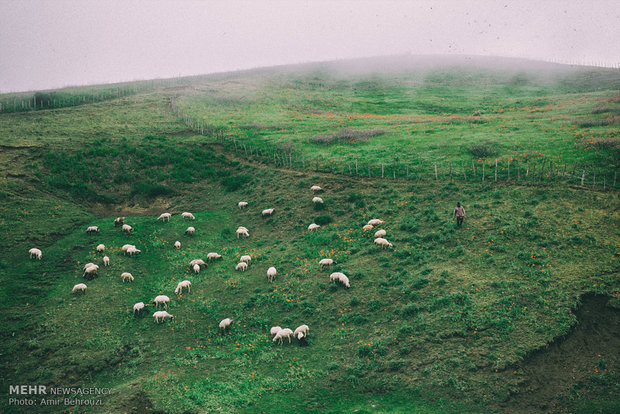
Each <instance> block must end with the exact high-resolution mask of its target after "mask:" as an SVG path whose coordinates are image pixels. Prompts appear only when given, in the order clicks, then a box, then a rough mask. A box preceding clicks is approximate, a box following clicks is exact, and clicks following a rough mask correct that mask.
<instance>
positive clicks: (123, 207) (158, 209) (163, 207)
mask: <svg viewBox="0 0 620 414" xmlns="http://www.w3.org/2000/svg"><path fill="white" fill-rule="evenodd" d="M170 206H171V204H170V200H164V199H161V198H156V199H154V200H152V201H149V203H148V204H145V205H141V204H139V203H133V202H125V203H119V204H99V203H98V204H93V205H92V206H90V207H89V210H90V212H91V213H93V214H94V215H96V216H97V217H119V216H121V217H125V216H127V217H131V216H159V215H160V214H161V213H163V212H166V211H168V212H170V213H175V211H171V207H170Z"/></svg>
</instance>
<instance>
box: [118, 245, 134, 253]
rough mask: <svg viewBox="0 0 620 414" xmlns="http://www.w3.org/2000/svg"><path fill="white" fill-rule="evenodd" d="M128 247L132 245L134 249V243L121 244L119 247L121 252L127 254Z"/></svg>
mask: <svg viewBox="0 0 620 414" xmlns="http://www.w3.org/2000/svg"><path fill="white" fill-rule="evenodd" d="M130 247H133V248H134V249H135V248H136V246H135V245H134V244H123V247H121V251H122V252H123V254H127V249H129V248H130Z"/></svg>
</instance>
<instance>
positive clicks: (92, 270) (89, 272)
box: [82, 265, 99, 277]
mask: <svg viewBox="0 0 620 414" xmlns="http://www.w3.org/2000/svg"><path fill="white" fill-rule="evenodd" d="M97 270H99V266H97V265H93V266H89V267H87V268H86V269H84V274H83V275H82V277H86V276H89V277H90V276H92V277H94V276H97Z"/></svg>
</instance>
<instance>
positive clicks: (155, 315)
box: [153, 311, 174, 323]
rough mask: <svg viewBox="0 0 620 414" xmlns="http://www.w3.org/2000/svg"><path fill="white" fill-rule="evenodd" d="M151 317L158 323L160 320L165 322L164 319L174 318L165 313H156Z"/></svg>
mask: <svg viewBox="0 0 620 414" xmlns="http://www.w3.org/2000/svg"><path fill="white" fill-rule="evenodd" d="M153 317H154V318H155V322H156V323H159V320H160V319H161V320H162V322H165V321H166V318H170V319H171V320H172V318H174V315H171V314H169V313H168V312H166V311H157V312H155V313H154V314H153Z"/></svg>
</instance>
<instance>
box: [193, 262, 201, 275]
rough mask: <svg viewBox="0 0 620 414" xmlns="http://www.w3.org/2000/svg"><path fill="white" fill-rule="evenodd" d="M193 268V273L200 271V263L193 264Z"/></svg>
mask: <svg viewBox="0 0 620 414" xmlns="http://www.w3.org/2000/svg"><path fill="white" fill-rule="evenodd" d="M193 269H194V273H200V265H199V264H195V265H194V267H193Z"/></svg>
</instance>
